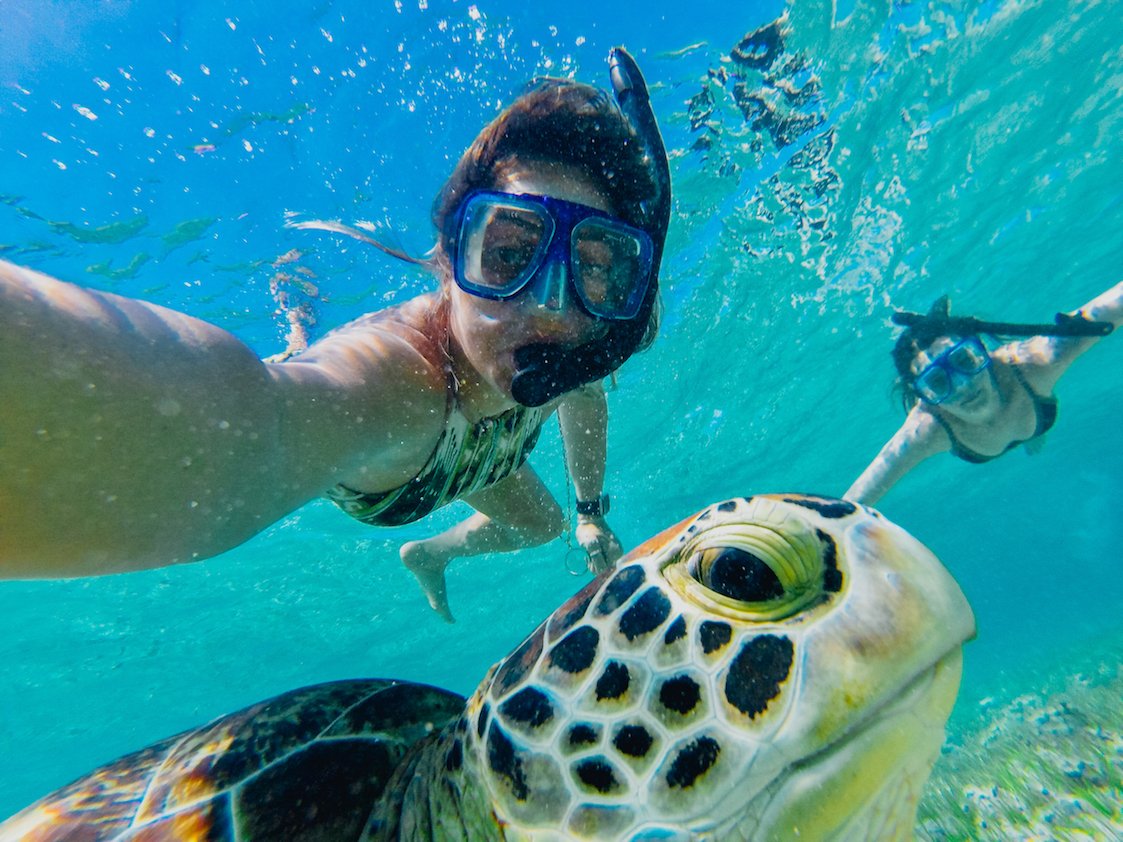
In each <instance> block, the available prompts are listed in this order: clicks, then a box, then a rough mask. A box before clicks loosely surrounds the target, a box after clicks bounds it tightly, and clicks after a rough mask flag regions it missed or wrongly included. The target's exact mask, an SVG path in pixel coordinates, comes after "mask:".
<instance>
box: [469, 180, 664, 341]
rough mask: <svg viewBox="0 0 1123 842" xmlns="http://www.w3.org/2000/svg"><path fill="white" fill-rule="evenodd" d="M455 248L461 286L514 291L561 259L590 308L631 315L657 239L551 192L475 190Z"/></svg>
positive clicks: (494, 293)
mask: <svg viewBox="0 0 1123 842" xmlns="http://www.w3.org/2000/svg"><path fill="white" fill-rule="evenodd" d="M454 248H455V257H454V261H453V276H454V278H455V280H456V283H457V285H458V286H460V288H461V289H463V290H464V291H465V292H469V293H471V294H473V295H478V296H480V297H482V298H490V299H505V298H512V297H514V296H516V295H518V294H519V293H520V292H522V291H523V290H524V289H526V288H527V287H529V286H532V285H533V284H534V283H535V280H536V278H537V276H538V275H539V273H540V272H541V271H543V269H544V268H546V267H547V266H548V265H549V264H553V263H562V264H564V265H566V266H567V267H568V269H569V271H568V272H567V273H566V274H567V275H568V283H569V284H570V286H571V287H572V290H573V291H574V292H575V293H576V294H577V298H578V300H579V301H580V302H581V305H582V307H583V309H585V310H586V311H587V312H588V313H589V315H591V316H595V317H597V318H601V319H610V320H617V319H631V318H633V317H634V316H635V315H636V313H637V312H638V311H639V308H640V304H642V303H643V298H644V295H645V294H646V292H647V288H648V286H649V284H650V283H651V275H652V271H651V268H652V253H653V246H652V243H651V237H650V235H648V234H647V232H646V231H642V230H640V229H639V228H635V227H634V226H631V225H628V224H627V223H625V222H622V221H621V220H619V219H617V218H616V217H614V216H612V215H610V214H607V213H605V212H604V211H601V210H597V209H596V208H591V207H588V206H586V205H581V204H578V203H576V202H566V201H563V200H561V199H555V198H553V197H551V196H533V195H530V194H525V193H524V194H509V193H497V192H494V191H490V190H489V191H479V192H477V193H474V194H472V195H471V196H470V197H469V198H468V200H467V201H466V202H465V203H464V207H463V210H462V212H461V219H460V225H459V229H458V234H457V238H456V242H455V246H454Z"/></svg>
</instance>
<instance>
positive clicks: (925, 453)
mask: <svg viewBox="0 0 1123 842" xmlns="http://www.w3.org/2000/svg"><path fill="white" fill-rule="evenodd" d="M950 447H951V442H950V441H949V440H948V436H947V433H946V432H944V429H943V427H941V426H940V425H939V424H938V423H937V422H936V420H935V419H934V418H933V417H932V415H931V413H929V412H926V411H925V410H924V409H923V408H922V407H920V406H916V407H913V409H912V410H911V411H910V412H909V414H908V416H907V417H906V418H905V423H904V424H902V425H901V428H900V429H899V430H897V432H896V433H894V434H893V437H892V438H891V439H889V441H887V442H886V443H885V445H884V446H883V447H882V448H881V451H880V452H879V453H878V454H877V456H876V457H874V460H873V461H872V462H870V464H869V465H868V466H867V467H866V469H865V470H864V471H862V473H861V475H860V476H859V477H858V478H857V479H856V480H854V483H853V484H852V485H851V486H850V488H849V489H847V491H846V493H845V494H844V495H843V497H845V498H846V499H847V500H853V501H854V502H856V503H863V504H865V505H867V506H873V505H875V504H876V503H877V501H878V500H880V499H881V498H882V497H883V496H885V494H886V492H888V491H889V489H890V488H892V487H893V486H894V485H896V484H897V482H898V481H899V480H900V479H901V477H903V476H904V475H905V474H907V473H908V472H909V471H911V470H912V469H913V468H915V467H916V466H917V465H919V464H920V463H921V462H923V461H924V460H925V459H927V458H928V457H929V456H934V455H936V454H937V453H943V452H944V451H945V450H948V449H950Z"/></svg>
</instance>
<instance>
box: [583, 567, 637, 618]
mask: <svg viewBox="0 0 1123 842" xmlns="http://www.w3.org/2000/svg"><path fill="white" fill-rule="evenodd" d="M646 579H647V574H646V573H644V572H643V568H642V567H640V566H639V565H638V564H633V565H631V566H630V567H625V568H624V569H623V570H620V571H617V573H616V575H615V576H613V577H612V580H611V581H610V582H609V583H608V584H607V585H606V586H605V588H604V591H603V593H602V594H601V598H600V601H599V602H597V607H596V608H595V609H593V610H594V611H595V612H596V613H597V614H598V615H599V616H601V617H603V616H605V615H607V614H611V613H612V612H613V611H615V610H616V609H617V608H619V607H620V606H621V605H623V604H624V603H625V602H627V601H628V597H630V596H631V595H632V594H634V593H635V592H636V591H637V590H639V587H640V585H642V584H643V583H644V581H645V580H646Z"/></svg>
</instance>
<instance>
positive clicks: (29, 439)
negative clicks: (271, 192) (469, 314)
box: [0, 263, 443, 577]
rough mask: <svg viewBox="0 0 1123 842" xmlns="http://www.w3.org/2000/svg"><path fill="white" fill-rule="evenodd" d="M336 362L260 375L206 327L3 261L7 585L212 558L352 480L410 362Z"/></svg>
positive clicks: (0, 464)
mask: <svg viewBox="0 0 1123 842" xmlns="http://www.w3.org/2000/svg"><path fill="white" fill-rule="evenodd" d="M379 342H388V343H389V345H390V347H389V349H387V348H386V347H379V345H378V343H379ZM345 344H346V345H347V347H346V349H344V348H343V347H342V346H343V345H345ZM332 348H334V349H336V350H335V351H334V352H332ZM327 350H328V353H327V354H325V362H323V363H321V364H309V363H305V364H298V363H295V362H294V363H284V364H280V365H266V364H264V363H262V362H261V361H260V360H259V359H258V358H257V357H256V356H255V355H254V354H253V352H252V351H251V350H250V349H249V348H248V347H247V346H245V345H244V344H243V343H242V342H240V341H239V340H238V339H237V338H235V337H234V336H233V335H231V334H229V333H227V332H226V331H224V330H221V329H220V328H217V327H215V326H214V325H210V324H208V323H206V322H203V321H200V320H199V319H195V318H192V317H189V316H186V315H184V314H182V313H177V312H175V311H172V310H168V309H166V308H163V307H159V306H156V305H153V304H149V303H146V302H142V301H136V300H132V299H127V298H122V297H120V296H116V295H112V294H109V293H102V292H97V291H93V290H88V289H83V288H81V287H78V286H74V285H72V284H68V283H64V282H61V281H58V280H55V279H53V278H50V277H48V276H46V275H43V274H41V273H38V272H33V271H31V270H28V269H21V268H19V267H16V266H14V265H12V264H7V263H0V396H2V400H3V407H2V408H0V577H53V576H81V575H93V574H98V573H106V572H111V571H119V570H134V569H141V568H146V567H156V566H162V565H166V564H174V563H177V562H185V561H192V560H195V559H199V558H205V557H208V556H212V555H215V554H217V553H220V552H223V551H224V550H227V549H230V548H231V547H234V546H236V545H237V544H239V543H241V542H243V541H245V540H247V539H248V538H250V537H251V536H253V535H254V534H256V533H257V532H259V531H260V530H262V529H263V528H265V527H266V526H268V525H269V524H270V523H272V522H273V521H275V520H276V519H278V518H279V517H281V516H283V515H284V514H286V513H288V512H290V511H292V510H293V509H295V508H297V507H298V506H300V505H301V504H303V503H304V502H306V501H307V500H309V499H311V498H312V497H314V496H316V495H318V494H320V493H322V492H323V491H324V490H325V489H326V488H328V487H329V486H330V485H331V484H332V478H333V477H335V476H340V475H344V476H348V475H349V476H354V475H356V474H357V473H358V472H360V470H361V469H362V468H363V467H364V466H365V465H366V464H368V463H370V462H371V461H372V460H376V459H377V456H378V452H379V449H380V448H383V449H384V448H385V447H386V445H385V442H384V441H380V440H378V436H377V435H373V434H372V433H371V430H372V429H373V430H375V431H378V434H379V435H382V436H385V435H386V427H387V425H392V422H393V420H394V414H395V413H394V412H393V411H387V410H386V409H385V408H384V407H385V405H386V403H387V401H386V400H382V399H381V398H389V399H390V400H391V401H392V400H393V399H394V398H395V397H398V398H400V396H401V392H402V389H401V388H400V387H399V386H398V385H397V383H396V381H395V380H394V378H393V377H392V376H391V369H392V367H388V366H387V365H385V364H384V363H385V360H386V359H387V358H388V357H393V356H394V354H395V352H397V353H398V354H399V356H400V355H401V354H402V353H403V352H402V351H401V350H400V349H398V350H397V351H396V348H395V346H394V345H393V340H392V338H391V339H390V340H384V339H383V338H380V337H373V338H371V337H367V336H363V337H358V338H356V339H353V340H352V341H350V342H349V343H348V342H347V340H346V337H341V338H339V339H336V340H334V344H333V345H332V346H331V348H329V349H327ZM404 353H408V351H407V352H404ZM400 368H401V367H399V370H400ZM407 373H408V372H407ZM399 379H401V378H399ZM405 380H406V381H411V377H409V376H406V377H405ZM437 404H438V406H439V407H443V393H442V394H441V395H440V396H439V397H438V399H437Z"/></svg>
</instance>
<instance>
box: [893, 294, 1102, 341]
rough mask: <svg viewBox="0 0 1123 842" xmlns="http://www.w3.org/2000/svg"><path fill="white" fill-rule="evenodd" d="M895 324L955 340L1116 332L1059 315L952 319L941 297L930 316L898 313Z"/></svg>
mask: <svg viewBox="0 0 1123 842" xmlns="http://www.w3.org/2000/svg"><path fill="white" fill-rule="evenodd" d="M941 305H942V306H941ZM892 320H893V324H895V325H900V326H901V327H911V328H916V327H926V328H928V329H929V330H935V331H938V332H940V333H946V334H949V335H955V336H973V335H977V334H980V333H989V334H993V335H995V336H1107V335H1108V334H1109V333H1111V331H1112V330H1114V329H1115V326H1114V325H1113V324H1112V323H1111V322H1094V321H1092V320H1090V319H1086V318H1084V317H1083V316H1073V315H1071V314H1069V313H1057V315H1056V317H1055V321H1054V322H1053V323H1052V324H1049V323H1047V322H1046V323H1043V324H1020V323H1017V322H991V321H987V320H985V319H977V318H975V317H974V316H952V315H950V314H949V313H948V308H947V296H943V297H941V298H940V299H939V300H938V301H937V302H936V304H935V305H934V306H933V308H932V311H931V312H929V313H927V314H925V313H910V312H908V311H905V310H898V311H897V312H895V313H894V314H893V316H892Z"/></svg>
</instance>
